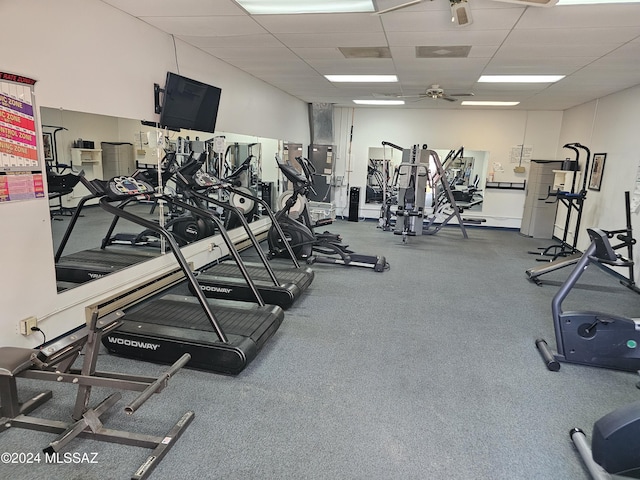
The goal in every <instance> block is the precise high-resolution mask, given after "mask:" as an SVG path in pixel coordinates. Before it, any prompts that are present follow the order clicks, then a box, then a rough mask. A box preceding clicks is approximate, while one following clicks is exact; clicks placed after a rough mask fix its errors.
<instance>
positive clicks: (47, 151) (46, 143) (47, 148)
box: [42, 133, 54, 161]
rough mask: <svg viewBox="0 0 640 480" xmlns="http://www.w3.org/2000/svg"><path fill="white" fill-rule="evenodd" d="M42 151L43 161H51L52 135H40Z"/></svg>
mask: <svg viewBox="0 0 640 480" xmlns="http://www.w3.org/2000/svg"><path fill="white" fill-rule="evenodd" d="M42 150H43V151H44V159H45V160H46V161H53V160H54V156H53V135H52V134H51V133H43V134H42Z"/></svg>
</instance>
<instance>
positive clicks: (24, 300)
mask: <svg viewBox="0 0 640 480" xmlns="http://www.w3.org/2000/svg"><path fill="white" fill-rule="evenodd" d="M0 18H2V34H3V42H2V57H1V58H0V70H1V71H5V72H11V73H17V74H21V75H24V76H27V77H31V78H34V79H36V80H37V81H38V82H37V84H36V86H35V92H36V100H37V103H38V105H39V106H47V107H53V108H63V109H65V110H71V111H78V112H88V113H96V114H101V115H107V116H113V117H122V118H131V119H146V120H156V119H157V116H156V115H155V113H154V102H153V84H154V83H159V84H163V83H164V80H165V77H166V72H167V71H173V72H176V73H180V74H181V75H184V76H186V77H190V78H194V79H197V80H200V81H203V82H205V83H209V84H212V85H216V86H218V87H220V88H222V99H221V104H220V109H219V112H218V124H217V128H218V129H219V130H221V131H228V132H235V133H238V134H246V135H253V136H262V137H268V138H275V139H287V140H291V141H299V142H305V143H308V138H309V127H308V113H307V105H306V104H305V103H304V102H302V101H300V100H298V99H296V98H294V97H291V96H289V95H287V94H285V93H283V92H282V91H280V90H278V89H275V88H273V87H270V86H269V85H267V84H265V83H263V82H261V81H260V80H258V79H256V78H254V77H252V76H249V75H246V74H243V73H242V72H241V71H239V70H237V69H236V68H234V67H231V66H229V65H227V64H225V63H223V62H221V61H218V60H217V59H215V58H213V57H211V56H209V55H206V54H205V53H204V52H202V51H200V50H197V49H195V48H192V47H189V46H188V45H186V44H184V43H183V42H180V41H176V51H177V61H176V56H175V54H174V45H173V41H172V38H171V37H170V36H169V35H167V34H165V33H163V32H160V31H159V30H157V29H155V28H153V27H151V26H149V25H147V24H145V23H143V22H140V21H138V20H136V19H134V18H133V17H130V16H128V15H125V14H124V13H122V12H121V11H119V10H117V9H115V8H112V7H111V6H109V5H106V4H104V3H102V2H100V1H98V0H59V1H56V2H54V3H52V2H49V1H46V0H23V1H20V2H17V1H13V2H9V1H6V2H0ZM0 222H2V224H3V225H11V235H2V236H0V251H2V252H3V264H2V271H3V281H2V293H1V297H0V298H1V300H2V304H3V313H2V316H1V317H0V345H24V346H35V345H37V344H39V343H40V342H41V341H42V339H41V337H40V335H31V336H29V337H22V336H21V335H19V333H18V330H17V327H18V323H19V320H21V319H23V318H26V317H29V316H31V315H35V316H36V317H37V318H38V319H39V321H40V327H41V328H42V329H43V330H44V331H45V332H46V334H47V337H48V338H53V337H55V336H57V335H60V334H62V333H64V332H66V331H68V330H69V329H71V328H73V327H75V326H77V325H79V324H81V323H82V322H84V319H85V315H84V310H83V308H84V305H86V304H87V303H90V302H93V301H97V300H99V299H100V298H104V297H105V296H106V295H108V294H110V293H113V292H115V291H118V289H120V290H122V289H124V288H125V287H126V284H127V282H128V281H129V280H131V279H137V278H141V277H143V276H145V275H147V274H148V273H149V271H147V270H146V269H149V270H150V271H159V270H162V269H163V268H166V267H165V266H164V265H163V264H162V259H161V260H160V261H159V262H156V261H152V262H148V263H147V264H143V265H142V266H140V267H136V268H134V269H127V270H126V271H124V272H121V273H119V274H114V275H111V276H109V277H107V278H106V279H102V280H99V281H95V282H91V283H89V284H85V285H82V286H80V287H78V288H75V289H73V290H71V291H69V292H64V293H62V294H59V295H58V294H56V284H55V271H54V265H53V245H52V240H51V229H50V219H49V211H48V204H47V201H46V200H32V201H25V202H15V203H9V204H5V205H0ZM202 248H204V247H202ZM189 254H190V255H191V256H192V257H194V258H195V257H197V256H198V255H199V253H198V252H195V251H193V249H189ZM170 263H171V262H169V261H168V260H167V264H170Z"/></svg>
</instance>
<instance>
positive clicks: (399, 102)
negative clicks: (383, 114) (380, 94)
mask: <svg viewBox="0 0 640 480" xmlns="http://www.w3.org/2000/svg"><path fill="white" fill-rule="evenodd" d="M353 103H355V104H357V105H404V100H354V101H353Z"/></svg>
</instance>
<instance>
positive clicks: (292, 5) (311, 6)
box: [236, 0, 375, 15]
mask: <svg viewBox="0 0 640 480" xmlns="http://www.w3.org/2000/svg"><path fill="white" fill-rule="evenodd" d="M236 2H237V3H238V4H239V5H240V6H241V7H242V8H244V9H245V10H246V11H247V12H249V13H250V14H251V15H295V14H301V13H353V12H374V11H375V8H373V2H372V1H371V0H269V1H265V0H236Z"/></svg>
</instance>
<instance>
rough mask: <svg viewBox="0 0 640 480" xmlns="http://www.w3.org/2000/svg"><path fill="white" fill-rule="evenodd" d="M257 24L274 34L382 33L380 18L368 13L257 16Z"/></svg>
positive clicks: (255, 17)
mask: <svg viewBox="0 0 640 480" xmlns="http://www.w3.org/2000/svg"><path fill="white" fill-rule="evenodd" d="M253 18H254V19H255V20H256V22H258V23H259V24H260V25H262V26H263V27H264V28H265V29H267V30H269V31H270V32H273V33H304V34H309V33H311V34H313V33H338V32H352V33H357V32H362V33H366V32H376V31H379V32H381V31H382V26H381V25H380V20H379V18H378V17H376V16H373V15H370V14H368V13H343V14H309V15H256V16H254V17H253Z"/></svg>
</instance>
